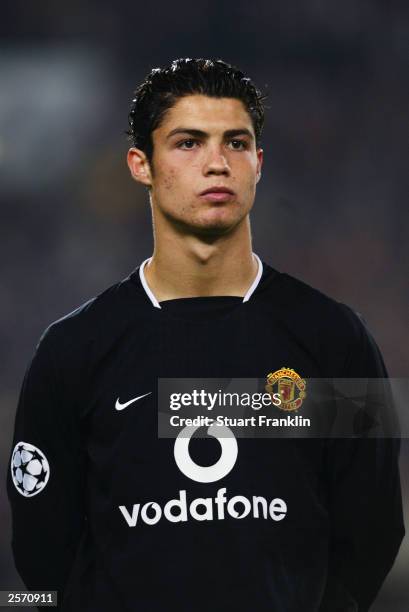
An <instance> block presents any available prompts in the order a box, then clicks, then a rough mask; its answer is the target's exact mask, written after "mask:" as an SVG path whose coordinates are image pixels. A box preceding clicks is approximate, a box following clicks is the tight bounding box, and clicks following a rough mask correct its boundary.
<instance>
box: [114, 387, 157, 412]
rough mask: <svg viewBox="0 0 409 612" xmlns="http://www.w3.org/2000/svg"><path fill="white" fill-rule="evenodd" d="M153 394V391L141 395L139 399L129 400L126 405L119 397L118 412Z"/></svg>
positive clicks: (117, 402)
mask: <svg viewBox="0 0 409 612" xmlns="http://www.w3.org/2000/svg"><path fill="white" fill-rule="evenodd" d="M151 393H152V391H149V393H145V395H139V397H134V398H133V399H131V400H129V402H125V403H124V404H121V402H120V401H119V397H118V399H117V400H116V404H115V408H116V409H117V410H123V409H124V408H126V407H127V406H129V405H130V404H133V403H134V402H137V401H138V400H140V399H142V398H143V397H146V396H147V395H150V394H151Z"/></svg>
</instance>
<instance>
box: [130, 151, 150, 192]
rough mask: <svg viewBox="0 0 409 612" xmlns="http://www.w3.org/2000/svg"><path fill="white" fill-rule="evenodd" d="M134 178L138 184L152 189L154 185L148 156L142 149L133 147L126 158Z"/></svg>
mask: <svg viewBox="0 0 409 612" xmlns="http://www.w3.org/2000/svg"><path fill="white" fill-rule="evenodd" d="M126 161H127V164H128V168H129V170H130V172H131V175H132V178H133V179H135V181H138V183H142V184H143V185H146V186H148V187H150V186H151V185H152V175H151V168H150V165H149V161H148V158H147V157H146V154H145V153H144V152H143V151H142V150H141V149H136V148H135V147H131V148H130V149H129V151H128V154H127V156H126Z"/></svg>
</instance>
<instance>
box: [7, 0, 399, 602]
mask: <svg viewBox="0 0 409 612" xmlns="http://www.w3.org/2000/svg"><path fill="white" fill-rule="evenodd" d="M0 36H1V40H0V199H1V213H2V214H1V219H2V221H1V240H0V257H1V262H2V264H3V269H2V273H1V277H0V313H1V328H0V334H1V336H0V337H1V343H0V350H1V364H2V368H1V373H0V376H1V395H0V464H1V465H0V468H1V474H2V483H1V489H0V494H1V497H0V521H1V530H0V576H1V580H0V589H10V588H21V587H22V583H21V582H20V579H19V578H18V576H17V574H16V571H15V569H14V566H13V561H12V557H11V552H10V545H9V542H10V513H9V508H8V503H7V499H6V495H5V489H4V483H3V481H4V474H5V473H6V469H7V460H8V454H9V451H10V446H11V439H12V429H13V424H14V415H15V409H16V403H17V398H18V392H19V389H20V385H21V382H22V377H23V374H24V371H25V368H26V366H27V364H28V362H29V359H30V358H31V355H32V352H33V349H34V346H35V344H36V343H37V341H38V339H39V337H40V334H41V332H42V331H43V330H44V328H45V327H46V326H47V325H48V324H49V323H50V322H51V321H53V320H55V319H57V318H59V317H60V316H62V315H64V314H66V313H67V312H69V311H71V310H73V309H74V308H75V307H77V306H78V305H79V304H80V303H82V302H84V301H85V300H87V299H88V298H90V297H92V296H93V295H95V294H96V293H98V292H100V291H102V290H104V289H105V288H106V287H108V286H109V285H110V284H112V283H114V282H116V281H118V280H120V279H121V278H123V277H125V276H127V275H128V274H129V272H130V271H131V270H132V269H134V268H135V267H136V266H137V265H139V263H140V262H141V261H142V260H143V259H144V258H146V257H148V256H149V255H150V254H151V249H152V238H151V226H150V212H149V205H148V201H147V196H146V193H145V191H144V189H143V188H142V187H140V186H138V185H137V184H136V183H134V182H133V181H132V180H131V178H130V177H129V175H128V170H127V167H126V163H125V153H126V150H127V147H128V143H127V141H126V138H125V136H124V133H123V132H124V130H125V129H126V128H127V113H128V109H129V103H130V100H131V98H132V92H133V90H134V89H135V87H136V86H137V84H138V83H139V82H140V81H141V80H142V78H143V77H144V76H145V74H146V73H147V72H148V71H150V70H151V68H153V67H156V66H163V65H165V64H168V63H170V62H171V61H172V60H173V59H175V58H178V57H211V58H222V59H224V60H226V61H228V62H231V63H233V64H235V65H237V66H239V67H240V68H241V69H242V70H243V71H244V72H246V73H247V74H248V76H250V77H252V78H253V79H254V81H255V82H256V84H257V85H258V86H259V87H260V88H261V89H263V90H264V91H265V92H267V93H268V96H269V100H268V102H267V104H268V109H267V113H266V127H265V132H264V139H263V146H264V150H265V164H264V173H263V178H262V181H261V183H259V188H258V193H257V198H256V204H255V208H254V212H253V222H252V223H253V234H254V250H255V251H256V252H257V253H258V254H259V255H260V256H261V257H263V258H264V259H265V260H266V261H268V262H269V263H270V264H271V265H273V266H274V267H275V268H277V269H279V270H281V271H285V272H288V273H290V274H292V275H294V276H296V277H298V278H301V279H302V280H304V281H305V282H307V283H309V284H311V285H313V286H315V287H317V288H318V289H320V290H321V291H324V292H325V293H328V294H329V295H331V296H332V297H334V298H336V299H338V300H341V301H343V302H346V303H347V304H349V305H350V306H352V307H353V308H355V309H356V310H358V311H359V312H361V313H362V314H363V315H364V317H365V319H366V321H367V323H368V325H369V327H370V329H371V331H372V333H373V335H374V336H375V338H376V340H377V342H378V344H379V346H380V347H381V350H382V352H383V355H384V358H385V361H386V364H387V367H388V370H389V374H390V375H391V376H394V377H408V371H409V348H408V347H409V326H408V312H409V284H408V268H409V266H408V264H409V256H408V253H409V250H408V246H407V242H408V225H409V224H408V218H409V207H408V193H409V185H408V183H409V173H408V169H407V164H408V134H409V130H408V119H409V112H408V108H409V79H408V74H409V72H408V69H409V5H408V3H407V1H399V0H374V1H367V0H359V1H357V0H343V1H342V2H340V1H339V0H308V1H305V2H301V3H293V2H287V1H286V0H277V1H275V2H268V0H262V1H260V2H257V3H254V2H243V1H242V0H235V1H234V2H233V1H232V2H224V1H219V2H217V3H210V4H209V3H203V2H202V3H193V2H191V1H188V0H184V1H181V2H173V3H165V2H162V3H159V4H158V3H154V2H150V3H142V4H138V3H136V2H135V1H132V2H131V1H130V0H123V1H122V2H112V1H110V2H108V1H107V0H98V1H97V0H88V1H87V2H86V3H84V2H82V1H80V0H70V2H68V3H65V2H64V3H63V2H58V1H56V2H53V3H51V2H33V1H31V0H28V1H27V0H26V1H21V0H18V1H14V3H13V4H12V5H11V4H9V6H7V4H6V5H4V4H2V7H1V14H0ZM408 444H409V442H408V440H403V441H402V456H401V467H402V486H403V493H404V498H405V512H406V516H407V515H408V512H409V446H408ZM407 522H408V521H407V520H406V523H407ZM408 567H409V547H408V545H407V544H406V540H405V541H404V543H403V545H402V548H401V552H400V555H399V557H398V559H397V562H396V564H395V566H394V568H393V570H392V571H391V573H390V575H389V577H388V579H387V581H386V582H385V584H384V586H383V588H382V591H381V593H380V595H379V597H378V599H377V602H376V604H375V605H374V606H373V611H374V612H384V611H386V610H388V612H391V611H393V612H395V611H396V612H400V611H402V612H403V611H405V612H407V610H408V609H409V585H408V580H407V578H408V569H407V568H408ZM25 610H27V608H25Z"/></svg>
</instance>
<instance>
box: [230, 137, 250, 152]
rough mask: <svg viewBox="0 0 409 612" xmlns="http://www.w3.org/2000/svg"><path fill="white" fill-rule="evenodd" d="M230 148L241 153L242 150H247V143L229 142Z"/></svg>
mask: <svg viewBox="0 0 409 612" xmlns="http://www.w3.org/2000/svg"><path fill="white" fill-rule="evenodd" d="M229 144H230V145H231V148H232V149H234V151H242V150H244V149H246V148H247V142H245V141H244V140H237V139H234V140H231V141H230V143H229Z"/></svg>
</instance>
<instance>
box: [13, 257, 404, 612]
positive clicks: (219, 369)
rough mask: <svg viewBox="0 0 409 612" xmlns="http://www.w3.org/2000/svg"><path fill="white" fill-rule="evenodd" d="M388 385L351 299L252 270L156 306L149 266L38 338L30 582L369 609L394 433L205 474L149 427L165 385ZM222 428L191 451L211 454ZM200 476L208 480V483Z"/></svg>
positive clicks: (19, 554)
mask: <svg viewBox="0 0 409 612" xmlns="http://www.w3.org/2000/svg"><path fill="white" fill-rule="evenodd" d="M282 367H287V368H292V369H294V370H295V371H296V372H297V373H299V374H300V375H301V376H302V377H303V378H308V377H311V378H321V377H385V376H387V374H386V371H385V366H384V364H383V361H382V357H381V355H380V353H379V350H378V348H377V346H376V344H375V342H374V340H373V339H372V337H371V336H370V334H369V333H368V331H367V330H366V327H365V326H364V324H363V323H362V321H361V319H360V317H358V316H357V315H356V314H355V313H354V312H353V311H352V310H351V309H350V308H349V307H348V306H346V305H344V304H341V303H338V302H336V301H334V300H332V299H330V298H329V297H327V296H325V295H324V294H322V293H321V292H319V291H317V290H315V289H313V288H311V287H309V286H308V285H306V284H304V283H303V282H301V281H299V280H296V279H295V278H293V277H291V276H290V275H288V274H284V273H280V272H278V271H276V270H274V269H273V268H271V267H270V266H268V265H267V264H261V262H259V274H258V277H257V279H256V280H255V282H254V283H253V285H252V287H251V289H250V290H249V292H248V293H247V295H246V296H245V298H244V299H243V298H241V297H226V296H220V297H196V298H183V299H174V300H168V301H165V302H161V303H160V304H159V303H158V302H157V301H156V299H155V297H154V296H153V295H152V293H151V292H150V290H149V287H148V286H147V284H146V281H145V278H144V274H143V265H142V266H140V267H139V268H137V269H135V270H134V271H133V272H132V273H131V274H130V275H129V276H128V277H127V278H125V279H123V280H122V281H121V282H119V283H117V284H115V285H113V286H111V287H110V288H108V289H107V290H106V291H104V292H103V293H101V294H100V295H98V296H97V297H95V298H93V299H91V300H89V301H87V302H86V303H84V304H83V305H81V306H80V307H79V308H77V309H76V310H75V311H73V312H71V313H70V314H68V315H66V316H65V317H63V318H61V319H59V320H58V321H56V322H54V323H52V324H51V325H50V326H49V327H48V328H47V329H46V330H45V332H44V333H43V334H42V336H41V338H40V341H39V343H38V345H37V348H36V351H35V354H34V357H33V359H32V361H31V363H30V365H29V367H28V369H27V372H26V375H25V378H24V382H23V385H22V389H21V393H20V398H19V404H18V409H17V415H16V421H15V433H14V440H13V445H12V452H11V456H10V465H9V469H8V483H7V489H8V495H9V499H10V503H11V507H12V516H13V537H12V546H13V552H14V557H15V562H16V567H17V570H18V571H19V573H20V575H21V577H22V579H23V581H24V583H25V585H26V586H27V588H29V589H37V590H38V589H47V590H51V589H56V590H58V592H59V609H61V610H63V611H65V612H68V611H70V612H71V611H72V612H73V611H75V612H91V611H92V612H97V611H98V612H108V611H113V610H115V611H116V612H117V611H119V610H121V611H124V612H131V611H132V612H139V611H140V612H164V611H165V610H166V611H169V610H177V611H178V612H209V611H212V612H229V611H231V612H233V611H234V612H253V611H257V612H267V611H268V612H271V611H273V610H274V611H275V612H301V611H302V612H315V611H317V612H336V611H338V610H339V611H343V612H347V611H348V612H353V611H359V612H362V611H366V610H368V609H369V606H370V604H371V602H372V601H373V600H374V598H375V596H376V594H377V592H378V590H379V588H380V586H381V584H382V582H383V580H384V578H385V576H386V575H387V573H388V571H389V570H390V568H391V566H392V564H393V562H394V559H395V557H396V554H397V552H398V549H399V546H400V542H401V539H402V537H403V533H404V527H403V519H402V506H401V492H400V480H399V470H398V454H399V441H398V440H396V439H383V440H381V439H353V438H351V439H317V438H316V439H300V438H285V439H278V438H274V439H272V438H252V439H251V438H248V439H247V438H241V439H237V457H235V462H234V467H233V468H232V469H231V470H230V471H229V472H228V473H227V474H226V475H225V476H224V477H222V478H219V479H217V480H216V479H213V481H212V480H211V479H210V482H201V481H200V479H199V478H195V476H194V474H193V476H192V473H189V472H188V471H186V470H183V469H180V464H179V465H178V463H177V461H176V460H175V440H174V439H167V438H159V437H158V422H157V421H158V412H157V383H158V379H159V378H194V377H197V378H213V377H216V378H219V377H226V378H230V377H233V378H240V377H243V378H244V377H246V378H253V377H254V378H262V377H265V376H266V375H267V374H268V373H269V372H273V371H275V370H278V369H280V368H282ZM219 451H220V447H219V446H218V441H217V440H215V439H214V438H210V437H208V438H206V437H204V438H202V439H200V438H197V439H196V438H192V439H191V440H190V446H189V452H190V454H191V459H192V461H194V462H195V463H196V464H198V465H201V466H210V465H213V464H214V463H215V462H217V460H218V453H219ZM207 480H209V479H207Z"/></svg>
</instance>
